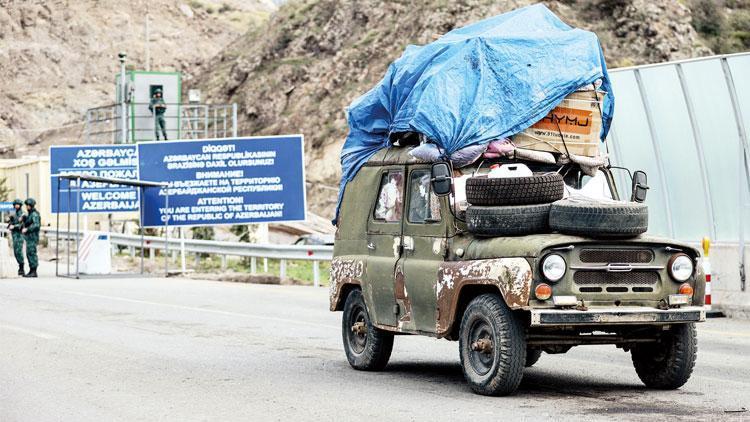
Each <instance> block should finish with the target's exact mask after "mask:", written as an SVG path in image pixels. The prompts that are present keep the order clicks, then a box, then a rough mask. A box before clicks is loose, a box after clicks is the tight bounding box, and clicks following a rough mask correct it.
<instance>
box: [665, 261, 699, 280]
mask: <svg viewBox="0 0 750 422" xmlns="http://www.w3.org/2000/svg"><path fill="white" fill-rule="evenodd" d="M668 268H669V276H670V277H672V278H673V279H674V280H675V281H680V282H682V281H687V279H689V278H690V276H691V275H693V269H694V266H693V260H692V259H690V257H689V256H687V255H685V254H678V255H675V256H673V257H672V259H670V260H669V266H668Z"/></svg>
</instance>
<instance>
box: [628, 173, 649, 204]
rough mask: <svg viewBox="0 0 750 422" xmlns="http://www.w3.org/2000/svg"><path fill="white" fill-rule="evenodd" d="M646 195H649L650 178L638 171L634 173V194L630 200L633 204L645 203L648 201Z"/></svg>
mask: <svg viewBox="0 0 750 422" xmlns="http://www.w3.org/2000/svg"><path fill="white" fill-rule="evenodd" d="M646 193H648V177H647V176H646V172H644V171H642V170H636V171H634V172H633V194H632V195H631V197H630V200H631V201H633V202H643V201H645V200H646Z"/></svg>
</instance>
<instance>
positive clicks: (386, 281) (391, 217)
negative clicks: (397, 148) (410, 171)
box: [363, 166, 405, 327]
mask: <svg viewBox="0 0 750 422" xmlns="http://www.w3.org/2000/svg"><path fill="white" fill-rule="evenodd" d="M404 179H405V169H404V167H403V166H388V167H384V168H383V169H382V170H381V177H380V186H379V187H378V191H377V194H376V196H375V200H374V201H373V204H372V209H371V211H370V217H369V220H368V224H367V250H368V257H367V273H366V275H365V280H366V282H367V283H368V284H369V286H370V289H369V291H370V292H371V294H372V298H371V300H370V301H369V303H371V304H372V306H371V307H369V308H370V309H369V312H370V313H371V315H370V318H372V320H373V321H374V322H375V323H377V324H381V325H388V326H394V327H395V326H396V324H397V322H396V312H395V305H396V299H395V290H394V281H393V280H394V271H395V269H396V263H397V262H398V260H399V258H400V257H401V224H402V218H403V211H404ZM363 291H364V292H367V291H368V290H367V289H363ZM366 299H368V298H367V297H366Z"/></svg>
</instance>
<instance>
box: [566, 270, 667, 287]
mask: <svg viewBox="0 0 750 422" xmlns="http://www.w3.org/2000/svg"><path fill="white" fill-rule="evenodd" d="M573 281H575V283H576V284H578V285H581V286H592V285H598V286H619V285H634V286H652V285H655V284H657V283H658V282H659V273H657V272H656V271H628V272H621V273H618V272H606V271H576V272H575V273H574V274H573Z"/></svg>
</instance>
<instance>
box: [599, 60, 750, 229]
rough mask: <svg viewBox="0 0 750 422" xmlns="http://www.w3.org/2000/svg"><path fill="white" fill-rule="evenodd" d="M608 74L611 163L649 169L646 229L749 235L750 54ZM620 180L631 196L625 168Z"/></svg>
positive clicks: (630, 69)
mask: <svg viewBox="0 0 750 422" xmlns="http://www.w3.org/2000/svg"><path fill="white" fill-rule="evenodd" d="M611 77H612V82H613V90H614V93H615V97H616V101H615V120H614V123H613V126H612V131H611V133H610V136H609V138H608V141H609V142H608V144H609V149H610V154H611V158H612V163H613V165H619V166H623V167H627V168H630V169H642V170H645V171H646V172H647V173H648V176H649V185H650V186H651V189H650V191H649V193H648V199H647V201H646V202H647V204H648V205H649V214H650V220H649V232H650V233H653V234H659V235H664V236H669V237H674V238H677V239H681V240H686V241H699V240H700V239H701V238H702V237H704V236H709V237H711V238H712V239H714V240H716V241H719V242H737V241H741V240H742V239H743V238H747V237H748V235H750V221H748V216H750V213H748V207H747V201H748V197H750V196H748V180H747V174H746V163H747V161H746V157H747V155H746V154H747V129H748V128H750V53H742V54H734V55H727V56H714V57H707V58H700V59H693V60H686V61H681V62H671V63H663V64H657V65H647V66H639V67H632V68H624V69H614V70H612V71H611ZM618 182H619V188H620V191H621V192H622V191H625V193H626V194H627V195H628V196H629V195H630V192H629V191H630V186H629V185H630V182H629V179H628V177H627V175H626V173H625V172H620V174H619V175H618ZM742 231H744V236H743V235H741V232H742Z"/></svg>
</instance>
